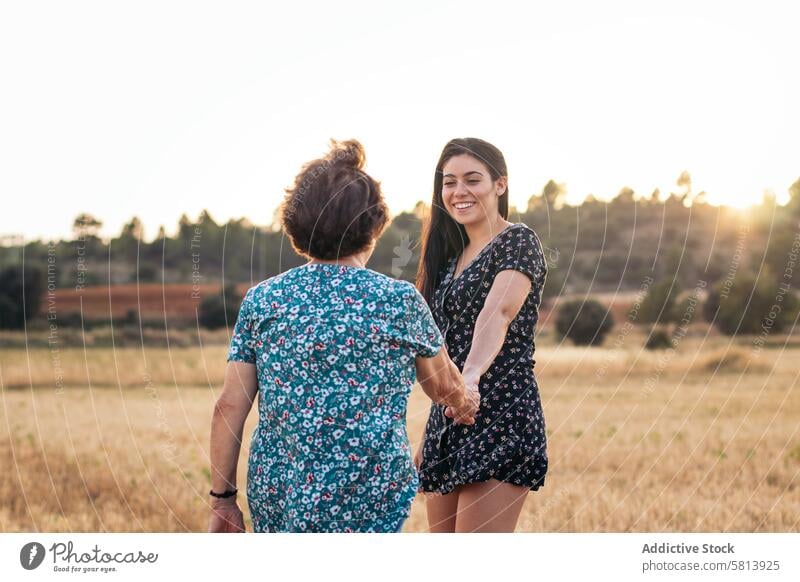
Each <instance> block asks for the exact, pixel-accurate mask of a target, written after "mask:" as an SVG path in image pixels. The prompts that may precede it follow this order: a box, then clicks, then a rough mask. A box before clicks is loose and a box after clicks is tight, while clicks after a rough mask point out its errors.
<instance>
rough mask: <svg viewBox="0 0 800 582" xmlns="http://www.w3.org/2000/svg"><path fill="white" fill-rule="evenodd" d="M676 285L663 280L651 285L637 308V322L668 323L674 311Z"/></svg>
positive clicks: (676, 293)
mask: <svg viewBox="0 0 800 582" xmlns="http://www.w3.org/2000/svg"><path fill="white" fill-rule="evenodd" d="M676 287H677V285H676V284H675V282H674V281H673V280H668V279H664V280H663V281H660V282H658V283H655V284H653V285H652V286H651V287H650V288H649V289H648V290H647V295H646V296H645V298H644V299H643V300H642V305H641V307H640V308H639V321H641V322H642V323H669V322H670V321H672V318H673V315H674V313H675V312H674V309H675V298H676V297H677V295H678V289H676Z"/></svg>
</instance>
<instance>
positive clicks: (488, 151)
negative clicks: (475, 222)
mask: <svg viewBox="0 0 800 582" xmlns="http://www.w3.org/2000/svg"><path fill="white" fill-rule="evenodd" d="M461 154H469V155H470V156H472V157H473V158H475V159H476V160H479V161H481V162H483V163H484V164H485V165H486V167H487V168H488V169H489V174H490V175H491V177H492V180H497V179H498V178H500V176H508V170H507V169H506V160H505V158H504V157H503V153H502V152H501V151H500V150H499V149H497V148H496V147H495V146H493V145H492V144H490V143H489V142H487V141H484V140H482V139H478V138H477V137H464V138H457V139H452V140H450V141H449V142H447V145H445V146H444V149H443V150H442V155H441V156H440V157H439V162H438V163H437V164H436V174H435V175H434V177H433V202H432V203H431V209H430V215H429V217H428V220H427V221H426V222H425V224H424V226H423V228H422V258H421V259H420V262H419V268H418V270H417V289H419V292H420V293H421V294H422V296H423V297H424V298H425V301H427V302H428V305H433V292H434V289H436V284H437V282H438V281H437V280H436V278H437V276H438V274H439V273H440V272H441V270H442V269H443V268H444V266H445V265H446V264H447V261H448V260H450V258H451V257H453V256H454V255H457V254H459V253H460V252H461V250H462V249H463V248H464V247H465V246H467V244H468V243H469V237H468V236H467V232H466V230H465V229H464V227H463V226H462V225H460V224H459V223H457V222H456V221H455V220H453V219H452V218H451V217H450V215H449V214H448V213H447V211H446V210H445V208H444V203H443V201H442V184H443V183H444V175H443V170H442V169H443V168H444V165H445V164H446V163H447V160H449V159H450V158H452V157H453V156H458V155H461ZM497 206H498V210H499V212H500V216H502V217H503V218H504V219H506V220H507V219H508V187H506V189H505V192H503V195H502V196H500V197H499V198H498V201H497Z"/></svg>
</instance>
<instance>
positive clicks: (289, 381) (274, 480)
mask: <svg viewBox="0 0 800 582" xmlns="http://www.w3.org/2000/svg"><path fill="white" fill-rule="evenodd" d="M363 165H364V152H363V148H362V146H361V144H359V143H358V142H356V141H347V142H343V143H338V142H333V143H332V148H331V151H330V152H329V153H328V155H327V156H325V157H324V158H322V159H318V160H314V161H312V162H310V163H309V164H306V166H305V167H304V168H303V169H302V171H301V172H300V174H299V175H298V176H297V178H296V181H295V184H294V186H293V187H292V188H290V189H289V190H287V196H286V199H285V200H284V203H283V205H282V208H281V221H282V224H283V228H284V230H285V232H286V234H287V235H288V236H289V238H290V240H291V242H292V245H293V247H294V249H295V250H296V251H297V252H298V253H300V254H302V255H304V256H306V257H308V258H309V262H308V263H306V264H305V265H302V266H300V267H297V268H294V269H290V270H288V271H286V272H284V273H281V274H280V275H277V276H275V277H272V278H270V279H267V280H265V281H262V282H261V283H259V284H258V285H256V286H254V287H252V288H250V289H249V290H248V291H247V293H246V295H245V297H244V300H243V302H242V307H241V310H240V312H239V316H238V320H237V322H236V326H235V328H234V332H233V336H232V339H231V344H230V350H229V354H228V368H227V372H226V376H225V384H224V388H223V391H222V395H221V396H220V398H219V400H218V401H217V403H216V406H215V407H214V413H213V418H212V424H211V466H212V490H211V492H210V494H211V496H212V499H211V507H212V512H211V519H210V524H209V531H244V524H243V519H242V513H241V511H240V510H239V508H238V506H237V503H236V466H237V460H238V456H239V449H240V443H241V436H242V431H243V427H244V421H245V419H246V417H247V414H248V412H249V410H250V408H251V405H252V402H253V400H254V398H255V395H256V393H258V395H259V399H258V411H259V423H258V427H257V428H256V430H255V431H254V433H253V436H252V440H251V444H250V454H249V460H248V461H249V462H248V473H247V500H248V505H249V508H250V514H251V516H252V518H253V529H254V530H255V531H257V532H309V531H324V532H396V531H400V529H401V528H402V525H403V522H404V521H405V519H406V518H407V517H408V514H409V511H410V506H411V503H412V501H413V499H414V496H415V493H416V491H417V488H418V486H419V477H418V474H417V472H416V469H415V467H414V463H413V460H412V458H411V453H410V447H409V442H408V435H407V432H406V407H407V402H408V396H409V393H410V391H411V387H412V385H413V383H414V380H415V377H416V378H418V379H419V381H420V384H421V385H422V388H423V390H424V391H425V393H426V394H427V395H428V396H429V397H430V398H431V399H432V400H433V401H434V402H437V403H440V404H442V405H444V406H446V407H449V409H450V410H451V412H450V414H452V416H453V417H454V421H455V422H459V423H462V424H471V423H473V422H474V415H475V413H476V412H477V409H478V405H479V402H478V400H477V395H476V393H475V392H470V391H468V390H467V389H466V387H465V385H464V382H463V380H462V378H461V375H460V373H459V372H458V370H457V368H456V367H455V365H454V364H453V363H452V361H451V360H450V359H449V357H448V356H447V353H446V351H445V350H444V349H443V347H442V346H443V343H444V340H443V338H442V336H441V334H440V332H439V330H438V328H437V326H436V324H435V322H434V320H433V317H432V315H431V313H430V311H429V310H428V307H427V305H426V303H425V300H424V299H423V298H422V296H421V295H420V293H419V292H418V291H417V290H416V288H415V287H414V286H413V285H412V284H411V283H408V282H405V281H398V280H395V279H392V278H390V277H386V276H384V275H381V274H380V273H377V272H375V271H372V270H370V269H368V268H366V267H365V265H366V263H367V260H368V259H369V257H370V255H371V253H372V251H373V249H374V248H375V241H376V239H377V237H379V236H380V234H381V233H382V231H383V229H384V228H385V226H386V224H387V223H388V213H387V208H386V205H385V203H384V201H383V198H382V195H381V192H380V186H379V184H378V182H376V181H375V180H374V179H372V178H371V177H370V176H369V175H367V174H366V173H365V172H364V171H363V170H362V168H363Z"/></svg>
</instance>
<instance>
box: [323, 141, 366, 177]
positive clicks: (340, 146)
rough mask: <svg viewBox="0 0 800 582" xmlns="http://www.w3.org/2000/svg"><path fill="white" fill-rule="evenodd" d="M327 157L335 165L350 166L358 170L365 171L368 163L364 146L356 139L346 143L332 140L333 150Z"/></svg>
mask: <svg viewBox="0 0 800 582" xmlns="http://www.w3.org/2000/svg"><path fill="white" fill-rule="evenodd" d="M326 157H327V158H329V159H330V160H331V161H332V162H334V163H339V164H342V165H345V166H350V167H351V168H355V169H356V170H363V169H364V164H365V163H366V161H367V155H366V153H365V152H364V146H363V145H361V142H359V141H356V140H354V139H348V140H345V141H336V140H335V139H331V149H330V151H329V152H328V155H327V156H326Z"/></svg>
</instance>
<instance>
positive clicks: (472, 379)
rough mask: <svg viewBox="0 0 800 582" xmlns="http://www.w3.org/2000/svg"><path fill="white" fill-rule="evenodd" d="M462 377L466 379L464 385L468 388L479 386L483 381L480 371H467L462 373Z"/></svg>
mask: <svg viewBox="0 0 800 582" xmlns="http://www.w3.org/2000/svg"><path fill="white" fill-rule="evenodd" d="M461 376H462V377H463V378H464V384H466V385H467V386H470V385H475V386H477V385H478V384H479V383H480V381H481V374H480V372H478V370H470V369H465V370H464V371H463V372H461Z"/></svg>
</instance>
